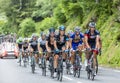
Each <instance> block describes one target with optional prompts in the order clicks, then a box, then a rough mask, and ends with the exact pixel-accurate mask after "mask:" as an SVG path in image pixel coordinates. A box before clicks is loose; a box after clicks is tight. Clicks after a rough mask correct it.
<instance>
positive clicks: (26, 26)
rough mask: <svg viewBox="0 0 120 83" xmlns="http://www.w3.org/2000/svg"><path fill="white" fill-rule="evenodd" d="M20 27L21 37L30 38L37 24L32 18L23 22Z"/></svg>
mask: <svg viewBox="0 0 120 83" xmlns="http://www.w3.org/2000/svg"><path fill="white" fill-rule="evenodd" d="M19 27H20V28H21V29H20V30H19V35H22V36H23V37H26V36H29V35H31V34H32V33H33V32H35V22H34V21H33V20H32V19H30V18H26V19H25V20H23V21H22V22H21V23H20V25H19Z"/></svg>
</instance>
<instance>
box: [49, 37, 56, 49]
mask: <svg viewBox="0 0 120 83" xmlns="http://www.w3.org/2000/svg"><path fill="white" fill-rule="evenodd" d="M54 38H55V37H54ZM54 40H55V39H54ZM47 41H48V47H50V48H51V50H52V51H53V50H55V47H54V43H53V42H52V43H53V44H51V41H50V36H48V37H47Z"/></svg>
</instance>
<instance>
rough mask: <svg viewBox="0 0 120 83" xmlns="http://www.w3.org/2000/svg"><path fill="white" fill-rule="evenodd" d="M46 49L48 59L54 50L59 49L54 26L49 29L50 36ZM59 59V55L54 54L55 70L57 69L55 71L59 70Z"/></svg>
mask: <svg viewBox="0 0 120 83" xmlns="http://www.w3.org/2000/svg"><path fill="white" fill-rule="evenodd" d="M46 50H47V52H48V54H47V59H48V58H49V56H50V55H51V52H52V51H54V50H58V48H57V43H56V39H55V29H54V28H50V29H49V36H48V38H47V41H46ZM57 59H58V55H57V54H55V56H54V70H55V72H56V70H57ZM54 75H55V74H54Z"/></svg>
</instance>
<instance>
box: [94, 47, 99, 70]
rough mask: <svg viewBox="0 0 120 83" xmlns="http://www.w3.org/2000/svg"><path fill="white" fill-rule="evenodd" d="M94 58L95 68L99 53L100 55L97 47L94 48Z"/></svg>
mask: <svg viewBox="0 0 120 83" xmlns="http://www.w3.org/2000/svg"><path fill="white" fill-rule="evenodd" d="M93 55H94V56H93V60H94V64H93V67H94V68H95V66H96V65H97V62H96V61H97V55H98V50H97V49H95V50H93Z"/></svg>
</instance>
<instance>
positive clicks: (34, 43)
mask: <svg viewBox="0 0 120 83" xmlns="http://www.w3.org/2000/svg"><path fill="white" fill-rule="evenodd" d="M29 43H30V46H31V48H32V49H33V51H38V48H37V46H38V41H37V40H35V41H34V40H30V42H29Z"/></svg>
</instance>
